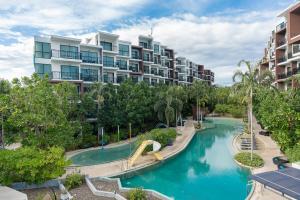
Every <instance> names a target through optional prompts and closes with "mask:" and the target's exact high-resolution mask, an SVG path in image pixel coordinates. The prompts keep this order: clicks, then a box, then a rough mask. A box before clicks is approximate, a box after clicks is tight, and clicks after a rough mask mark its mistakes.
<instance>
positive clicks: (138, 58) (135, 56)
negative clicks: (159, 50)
mask: <svg viewBox="0 0 300 200" xmlns="http://www.w3.org/2000/svg"><path fill="white" fill-rule="evenodd" d="M131 58H132V59H137V60H142V57H141V56H140V55H139V54H132V55H131Z"/></svg>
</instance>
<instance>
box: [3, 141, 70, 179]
mask: <svg viewBox="0 0 300 200" xmlns="http://www.w3.org/2000/svg"><path fill="white" fill-rule="evenodd" d="M69 164H70V162H69V161H67V160H65V157H64V150H63V149H62V148H58V147H51V148H48V149H45V150H42V149H37V148H33V147H22V148H19V149H16V150H1V151H0V183H1V184H3V185H10V184H11V183H14V182H27V183H37V184H40V183H43V182H45V181H48V180H51V179H55V178H57V177H59V176H61V175H63V174H64V173H65V167H66V166H68V165H69Z"/></svg>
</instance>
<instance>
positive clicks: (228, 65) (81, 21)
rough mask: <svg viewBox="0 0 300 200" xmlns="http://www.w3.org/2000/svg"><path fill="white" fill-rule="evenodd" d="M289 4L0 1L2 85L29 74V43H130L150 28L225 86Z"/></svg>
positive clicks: (250, 0)
mask: <svg viewBox="0 0 300 200" xmlns="http://www.w3.org/2000/svg"><path fill="white" fill-rule="evenodd" d="M294 2H295V0H284V1H282V0H243V1H237V0H165V1H161V0H119V1H117V0H90V1H87V0H73V1H71V0H65V1H62V0H51V1H50V0H43V1H38V0H32V1H22V0H10V1H5V0H0V78H5V79H12V78H13V77H21V76H29V75H31V74H32V73H33V70H34V67H33V63H32V61H33V58H32V54H33V36H34V35H39V34H60V35H65V36H75V37H78V38H84V37H87V36H90V35H91V33H93V32H95V31H97V30H106V31H110V32H114V33H117V34H120V38H121V39H124V40H130V41H132V42H133V43H135V42H136V39H137V36H138V35H139V34H149V33H150V29H151V27H153V36H154V37H155V39H156V40H158V41H160V42H162V43H164V44H166V45H168V46H169V47H171V48H174V49H175V50H176V52H177V55H178V56H186V57H188V58H190V59H192V60H193V61H195V62H198V63H199V64H204V65H205V66H206V67H207V68H210V69H212V70H213V71H215V73H216V83H218V84H222V85H228V84H231V76H232V73H233V72H234V70H235V69H236V64H237V63H238V61H239V60H241V59H247V60H251V61H256V60H257V59H259V58H260V57H261V56H262V54H263V48H264V47H265V45H266V42H267V39H268V37H269V34H270V33H271V31H272V29H273V28H274V26H275V25H276V24H277V23H278V22H279V21H280V20H282V19H278V18H277V17H276V16H277V14H278V13H279V12H280V11H282V10H283V9H285V8H286V7H287V6H289V5H290V4H292V3H294Z"/></svg>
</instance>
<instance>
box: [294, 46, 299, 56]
mask: <svg viewBox="0 0 300 200" xmlns="http://www.w3.org/2000/svg"><path fill="white" fill-rule="evenodd" d="M297 53H300V44H293V54H297Z"/></svg>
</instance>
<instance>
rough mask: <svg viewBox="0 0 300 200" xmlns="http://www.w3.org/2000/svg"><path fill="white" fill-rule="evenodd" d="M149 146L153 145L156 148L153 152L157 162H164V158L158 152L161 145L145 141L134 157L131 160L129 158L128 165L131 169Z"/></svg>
mask: <svg viewBox="0 0 300 200" xmlns="http://www.w3.org/2000/svg"><path fill="white" fill-rule="evenodd" d="M148 145H153V146H154V147H153V148H154V151H152V153H153V155H154V156H155V158H156V159H157V160H163V157H162V156H161V155H160V154H159V153H157V151H158V150H159V149H160V143H158V142H156V141H153V140H145V141H143V142H142V144H141V145H140V146H139V148H138V149H137V150H136V151H135V153H134V154H133V156H131V158H129V160H128V165H129V167H132V166H133V164H134V163H135V161H136V160H137V159H138V158H139V156H140V155H141V154H142V153H143V152H144V150H145V148H146V147H147V146H148ZM149 153H151V152H149Z"/></svg>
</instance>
